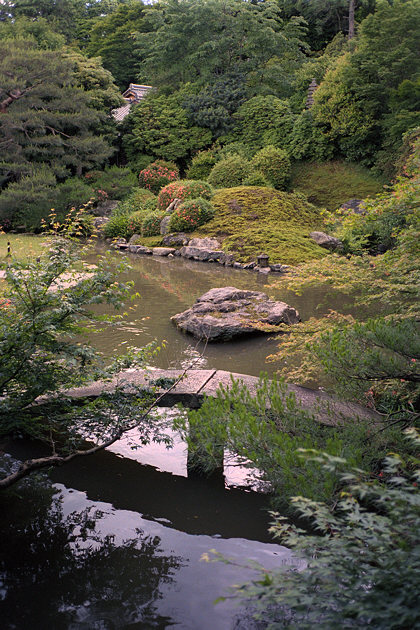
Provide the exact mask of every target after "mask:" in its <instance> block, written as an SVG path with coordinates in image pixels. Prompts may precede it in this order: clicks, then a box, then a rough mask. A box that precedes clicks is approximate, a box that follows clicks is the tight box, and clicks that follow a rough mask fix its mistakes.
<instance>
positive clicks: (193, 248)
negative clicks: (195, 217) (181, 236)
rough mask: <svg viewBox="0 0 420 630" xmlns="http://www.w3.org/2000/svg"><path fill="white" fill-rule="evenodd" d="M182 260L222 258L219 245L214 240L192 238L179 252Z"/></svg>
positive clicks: (222, 253)
mask: <svg viewBox="0 0 420 630" xmlns="http://www.w3.org/2000/svg"><path fill="white" fill-rule="evenodd" d="M179 251H180V253H181V256H183V257H184V258H192V259H193V260H203V261H207V262H208V261H210V260H219V259H220V258H221V257H222V256H224V252H223V251H222V249H221V245H220V243H219V241H218V240H217V239H216V238H193V239H191V240H190V242H189V243H188V245H186V246H185V247H181V249H180V250H179Z"/></svg>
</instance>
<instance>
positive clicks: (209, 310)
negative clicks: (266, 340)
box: [171, 287, 300, 342]
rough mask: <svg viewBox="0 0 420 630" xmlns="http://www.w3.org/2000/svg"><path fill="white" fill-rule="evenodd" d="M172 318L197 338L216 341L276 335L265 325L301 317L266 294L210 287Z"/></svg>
mask: <svg viewBox="0 0 420 630" xmlns="http://www.w3.org/2000/svg"><path fill="white" fill-rule="evenodd" d="M171 320H172V322H173V323H174V324H175V325H176V326H178V328H180V329H181V330H183V331H185V332H187V333H190V334H191V335H194V337H197V338H199V339H207V340H208V341H211V342H214V341H227V340H229V339H233V338H234V337H241V336H244V335H251V334H256V333H265V334H267V333H270V334H272V332H273V331H272V330H270V331H264V330H261V324H269V325H271V326H278V325H279V324H296V323H297V322H299V321H300V317H299V313H298V312H297V310H296V309H294V308H293V307H291V306H289V305H288V304H286V303H285V302H276V301H274V300H271V299H270V298H269V297H268V295H267V294H266V293H262V292H260V291H244V290H241V289H236V288H235V287H221V288H216V289H210V291H207V293H205V294H204V295H202V296H201V297H199V298H198V300H197V301H196V302H195V304H194V305H193V306H192V307H191V308H189V309H188V310H186V311H184V312H183V313H178V314H177V315H174V316H173V317H171Z"/></svg>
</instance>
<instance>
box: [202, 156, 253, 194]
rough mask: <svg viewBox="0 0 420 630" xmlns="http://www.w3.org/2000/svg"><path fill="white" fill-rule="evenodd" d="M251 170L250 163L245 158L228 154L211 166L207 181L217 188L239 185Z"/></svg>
mask: <svg viewBox="0 0 420 630" xmlns="http://www.w3.org/2000/svg"><path fill="white" fill-rule="evenodd" d="M251 171H252V169H251V165H250V163H249V162H248V161H247V160H246V159H245V158H243V157H241V156H240V155H235V154H230V155H227V156H226V157H225V158H224V159H223V160H220V162H218V163H217V164H216V165H215V166H213V168H212V169H211V173H210V175H209V177H208V181H209V183H210V184H211V185H212V186H215V187H217V188H231V187H233V186H240V185H241V184H242V182H243V181H244V179H246V178H247V177H248V176H249V175H251Z"/></svg>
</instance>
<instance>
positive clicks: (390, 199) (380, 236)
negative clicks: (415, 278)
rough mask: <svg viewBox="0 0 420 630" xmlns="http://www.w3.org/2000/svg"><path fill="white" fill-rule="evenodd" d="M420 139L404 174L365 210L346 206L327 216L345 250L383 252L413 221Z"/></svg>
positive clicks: (357, 252) (393, 244)
mask: <svg viewBox="0 0 420 630" xmlns="http://www.w3.org/2000/svg"><path fill="white" fill-rule="evenodd" d="M419 157H420V139H419V138H417V139H416V141H415V143H414V145H412V155H411V156H410V158H409V162H408V163H407V165H406V167H405V168H404V171H405V173H404V175H403V176H399V177H398V178H397V180H396V181H395V183H394V185H393V187H392V191H390V190H389V189H388V190H387V191H386V192H384V193H382V194H381V195H377V196H376V197H375V198H373V199H367V200H366V201H365V202H364V204H363V214H362V215H360V214H355V213H352V212H349V211H346V210H341V211H340V212H338V213H331V214H329V215H327V216H326V223H327V224H329V226H330V227H335V234H336V235H337V237H338V238H340V240H342V242H343V244H344V246H345V250H346V251H348V252H351V253H354V254H362V253H363V252H364V251H366V250H367V251H368V252H369V253H371V254H377V253H383V252H385V251H386V250H388V249H390V248H392V247H395V246H396V244H397V242H398V240H397V239H398V235H399V234H400V232H401V230H402V229H403V228H404V227H406V225H407V224H410V223H411V222H412V221H413V217H414V215H415V212H416V210H418V206H419V203H418V187H419V184H420V176H419V170H418V160H419Z"/></svg>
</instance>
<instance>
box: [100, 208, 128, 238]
mask: <svg viewBox="0 0 420 630" xmlns="http://www.w3.org/2000/svg"><path fill="white" fill-rule="evenodd" d="M129 221H130V217H129V215H128V214H118V215H114V216H111V217H110V219H109V221H108V223H107V224H106V225H105V227H104V235H105V236H106V237H108V238H117V237H118V236H121V237H122V238H128V237H129V232H128V223H129Z"/></svg>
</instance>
